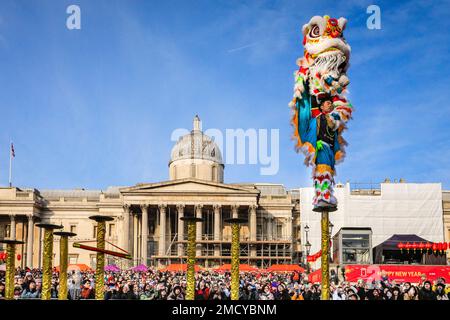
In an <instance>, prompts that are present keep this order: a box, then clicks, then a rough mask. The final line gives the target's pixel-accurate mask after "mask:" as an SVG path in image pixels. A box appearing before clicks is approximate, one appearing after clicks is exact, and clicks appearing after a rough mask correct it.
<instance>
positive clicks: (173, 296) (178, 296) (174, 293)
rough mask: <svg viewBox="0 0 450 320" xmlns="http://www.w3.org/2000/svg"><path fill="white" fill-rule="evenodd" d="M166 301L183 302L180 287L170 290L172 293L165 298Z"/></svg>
mask: <svg viewBox="0 0 450 320" xmlns="http://www.w3.org/2000/svg"><path fill="white" fill-rule="evenodd" d="M167 300H184V295H183V292H182V291H181V287H180V286H175V287H173V289H172V292H171V293H170V294H169V296H168V297H167Z"/></svg>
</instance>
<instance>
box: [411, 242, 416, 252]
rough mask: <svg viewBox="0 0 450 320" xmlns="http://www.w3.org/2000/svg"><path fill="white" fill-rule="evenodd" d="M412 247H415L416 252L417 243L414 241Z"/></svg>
mask: <svg viewBox="0 0 450 320" xmlns="http://www.w3.org/2000/svg"><path fill="white" fill-rule="evenodd" d="M411 248H413V249H414V253H416V249H417V244H416V243H415V242H413V244H412V245H411Z"/></svg>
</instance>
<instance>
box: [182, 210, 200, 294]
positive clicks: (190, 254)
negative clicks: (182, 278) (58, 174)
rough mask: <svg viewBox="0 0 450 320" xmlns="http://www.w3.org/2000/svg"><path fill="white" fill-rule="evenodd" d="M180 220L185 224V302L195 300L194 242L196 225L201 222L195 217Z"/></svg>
mask: <svg viewBox="0 0 450 320" xmlns="http://www.w3.org/2000/svg"><path fill="white" fill-rule="evenodd" d="M180 220H183V221H185V222H187V226H188V230H187V233H188V243H187V250H186V251H187V267H186V297H185V298H186V300H194V299H195V251H196V250H195V249H196V248H195V246H196V243H195V240H196V237H197V228H196V225H195V224H196V223H197V222H200V221H202V219H201V218H196V217H181V218H180Z"/></svg>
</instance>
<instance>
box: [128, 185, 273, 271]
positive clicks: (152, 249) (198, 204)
mask: <svg viewBox="0 0 450 320" xmlns="http://www.w3.org/2000/svg"><path fill="white" fill-rule="evenodd" d="M120 192H121V194H122V195H123V201H124V203H125V204H124V214H125V215H126V216H129V217H130V219H131V217H132V219H133V221H134V223H133V225H132V226H127V222H126V220H127V218H125V219H124V233H123V240H122V241H123V247H124V248H125V249H126V248H127V244H128V242H130V243H132V244H133V246H129V249H130V250H131V251H132V256H133V259H134V261H133V262H134V264H135V265H136V264H139V263H144V264H146V265H150V264H156V265H165V264H168V263H180V262H183V260H184V259H185V248H186V241H187V233H186V231H187V227H186V226H185V223H184V222H183V221H182V220H181V219H180V218H181V217H184V216H195V217H198V218H201V219H202V222H200V223H197V244H198V246H197V251H196V252H197V257H198V259H199V261H201V262H203V263H204V264H205V265H213V264H218V263H220V262H221V261H222V260H227V259H229V258H228V257H229V252H228V251H229V250H227V249H226V248H225V249H224V247H227V246H226V244H231V228H230V226H229V225H228V224H226V223H225V222H224V220H225V219H227V218H231V217H235V218H236V217H241V218H246V219H247V220H248V223H247V224H243V225H242V226H241V238H242V241H243V243H248V244H249V245H250V244H254V243H256V242H257V241H264V240H265V239H262V238H261V239H257V233H258V232H257V208H258V198H259V195H260V192H259V191H258V189H256V188H255V187H254V186H237V185H228V184H223V183H218V182H211V181H205V180H200V179H193V178H186V179H179V180H173V181H166V182H161V183H154V184H139V185H136V186H134V187H128V188H123V189H120ZM224 244H225V246H224ZM245 259H258V258H257V257H256V250H255V248H254V247H253V246H252V248H251V250H250V252H248V254H247V256H246V257H245Z"/></svg>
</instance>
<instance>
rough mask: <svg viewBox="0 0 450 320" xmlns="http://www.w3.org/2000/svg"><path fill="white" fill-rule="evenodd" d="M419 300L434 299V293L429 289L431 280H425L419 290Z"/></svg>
mask: <svg viewBox="0 0 450 320" xmlns="http://www.w3.org/2000/svg"><path fill="white" fill-rule="evenodd" d="M419 300H436V293H435V292H434V291H433V290H432V289H431V282H430V281H428V280H426V281H425V282H424V283H423V287H422V288H421V289H420V291H419Z"/></svg>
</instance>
